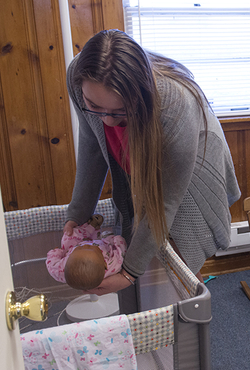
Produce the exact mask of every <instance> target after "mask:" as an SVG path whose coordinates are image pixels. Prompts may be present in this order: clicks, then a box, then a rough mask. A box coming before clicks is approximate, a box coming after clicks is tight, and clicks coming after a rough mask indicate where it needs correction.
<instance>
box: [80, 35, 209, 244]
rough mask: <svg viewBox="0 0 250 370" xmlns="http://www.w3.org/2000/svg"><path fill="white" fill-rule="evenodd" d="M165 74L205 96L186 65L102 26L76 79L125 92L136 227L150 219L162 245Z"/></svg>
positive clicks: (164, 225)
mask: <svg viewBox="0 0 250 370" xmlns="http://www.w3.org/2000/svg"><path fill="white" fill-rule="evenodd" d="M159 74H160V75H166V76H168V77H170V78H173V79H175V80H177V81H179V82H180V83H182V84H183V85H185V86H187V87H188V88H189V89H190V91H191V92H192V93H193V94H194V95H195V96H196V98H197V99H198V101H199V102H200V105H201V106H202V100H201V98H200V93H198V92H197V90H198V88H196V86H195V84H193V81H192V77H191V75H190V72H189V71H188V70H187V69H186V68H185V67H184V66H182V65H181V64H179V63H177V62H175V61H173V60H171V59H167V58H164V57H161V56H157V55H156V54H153V53H148V52H146V51H144V50H143V49H142V48H141V46H140V45H138V44H137V43H136V42H135V41H134V40H133V39H132V38H131V37H129V36H128V35H127V34H126V33H124V32H122V31H119V30H108V31H101V32H99V33H98V34H96V35H95V36H94V37H92V38H91V39H90V40H89V41H88V42H87V43H86V45H85V46H84V48H83V50H82V52H81V54H80V56H79V59H78V63H77V68H76V73H75V83H76V84H80V85H82V82H83V81H84V80H87V79H90V80H92V81H95V82H98V83H102V84H103V85H104V86H105V87H107V88H109V89H112V90H113V91H114V92H116V93H117V94H118V95H119V96H121V97H122V99H123V102H124V106H125V108H126V113H127V122H128V123H127V131H128V146H129V149H128V150H129V156H130V170H131V180H130V186H131V195H132V201H133V207H134V216H135V217H134V229H135V230H136V229H137V227H138V225H139V223H140V221H141V220H142V219H143V218H144V217H146V222H147V223H148V226H149V228H150V229H151V231H152V234H153V236H154V238H155V240H156V243H157V244H158V245H161V244H162V243H163V242H164V240H165V239H166V238H167V237H168V228H167V223H166V217H165V210H164V199H163V183H162V171H163V168H162V153H163V136H164V135H163V128H162V123H161V121H160V97H159V94H158V91H157V87H156V81H155V75H159Z"/></svg>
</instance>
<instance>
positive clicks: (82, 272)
mask: <svg viewBox="0 0 250 370" xmlns="http://www.w3.org/2000/svg"><path fill="white" fill-rule="evenodd" d="M106 269H107V264H106V262H105V260H104V257H103V254H102V251H101V250H100V248H99V247H98V245H97V244H95V243H93V244H92V245H90V244H84V245H80V246H77V247H76V248H75V249H74V250H73V252H72V253H71V254H70V256H69V258H68V260H67V263H66V265H65V270H64V275H65V280H66V282H67V284H68V285H69V286H71V287H72V288H74V289H80V290H89V289H94V288H96V287H97V286H98V285H100V284H101V282H102V280H103V278H104V275H105V270H106Z"/></svg>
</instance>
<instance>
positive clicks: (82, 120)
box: [67, 58, 108, 228]
mask: <svg viewBox="0 0 250 370" xmlns="http://www.w3.org/2000/svg"><path fill="white" fill-rule="evenodd" d="M76 60H77V59H76V58H75V59H74V60H73V61H72V62H71V64H70V66H69V68H68V71H67V86H68V92H69V96H70V98H71V99H72V101H73V104H74V107H75V110H76V113H77V115H78V120H79V147H78V157H77V171H76V178H75V185H74V190H73V194H72V200H71V202H70V204H69V207H68V211H67V220H70V221H74V222H75V223H76V224H79V225H80V224H83V223H85V222H87V221H88V219H89V218H90V217H91V216H92V214H93V212H94V210H95V207H96V204H97V201H98V199H99V196H100V193H101V190H102V187H103V183H104V181H105V178H106V174H107V170H108V166H107V163H106V161H105V159H104V157H103V154H102V151H101V148H100V145H99V143H98V140H97V137H96V135H95V134H94V132H93V130H92V128H91V127H90V124H89V122H88V121H87V119H86V117H85V115H84V113H83V112H82V109H81V108H82V104H83V99H82V95H81V89H80V90H79V87H77V86H74V82H73V81H74V79H73V74H74V73H73V70H74V66H75V63H76ZM68 226H69V225H67V228H68Z"/></svg>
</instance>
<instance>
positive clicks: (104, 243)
mask: <svg viewBox="0 0 250 370" xmlns="http://www.w3.org/2000/svg"><path fill="white" fill-rule="evenodd" d="M100 235H101V233H100V230H96V229H95V228H94V227H93V226H91V225H89V224H88V223H85V224H83V225H81V226H77V227H75V228H74V229H73V234H72V235H71V236H68V235H67V234H66V233H64V235H63V237H62V241H61V248H56V249H52V250H50V251H49V252H48V253H47V259H46V267H47V270H48V272H49V274H50V275H51V276H52V277H53V278H54V279H55V280H57V281H59V282H61V283H66V281H65V277H64V267H65V264H66V262H67V260H68V258H69V255H70V254H71V253H72V252H73V250H74V249H75V248H76V247H77V246H79V245H84V244H89V245H92V244H93V243H95V244H96V245H97V246H98V247H99V248H100V249H101V251H102V254H103V257H104V260H105V261H106V263H107V267H108V268H107V270H106V273H105V276H104V277H105V278H106V277H108V276H110V275H113V274H116V273H117V272H119V271H120V270H121V266H122V263H123V259H124V255H125V253H126V242H125V239H124V238H123V237H121V236H120V235H117V236H114V235H108V236H106V237H103V238H102V239H100V240H99V239H98V237H100Z"/></svg>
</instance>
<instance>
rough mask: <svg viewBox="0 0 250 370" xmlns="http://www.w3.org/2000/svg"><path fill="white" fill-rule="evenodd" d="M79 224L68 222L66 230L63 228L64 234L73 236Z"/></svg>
mask: <svg viewBox="0 0 250 370" xmlns="http://www.w3.org/2000/svg"><path fill="white" fill-rule="evenodd" d="M77 225H78V224H77V223H76V222H75V221H68V222H66V224H65V226H64V228H63V233H66V234H67V235H68V236H70V235H72V234H73V229H74V227H76V226H77Z"/></svg>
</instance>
